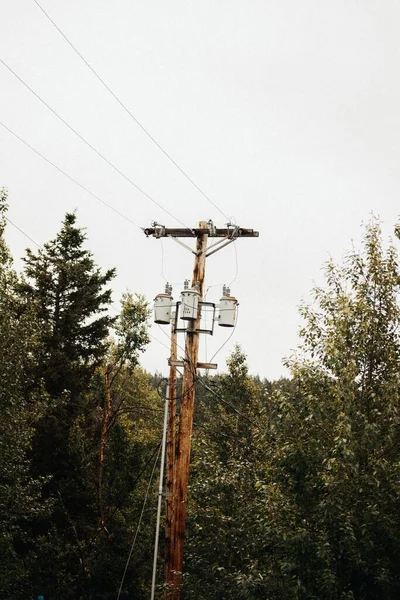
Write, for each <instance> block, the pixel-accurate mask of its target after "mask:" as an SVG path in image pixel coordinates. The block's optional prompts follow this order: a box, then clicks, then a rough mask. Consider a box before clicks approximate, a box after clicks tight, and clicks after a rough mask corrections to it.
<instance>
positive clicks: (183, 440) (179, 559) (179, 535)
mask: <svg viewBox="0 0 400 600" xmlns="http://www.w3.org/2000/svg"><path fill="white" fill-rule="evenodd" d="M200 228H201V229H203V231H202V232H201V233H198V234H197V243H196V255H195V261H194V268H193V276H192V288H194V287H195V286H196V287H197V289H198V291H199V294H200V301H201V299H202V298H203V285H204V277H205V266H206V251H207V238H208V229H207V223H204V222H200ZM200 318H201V304H200V303H199V307H198V312H197V319H195V321H193V322H192V325H191V327H190V328H188V330H187V332H186V344H185V363H184V369H183V390H182V398H181V405H180V416H179V434H178V441H177V448H176V476H175V486H174V487H175V489H174V508H175V510H174V513H175V514H174V525H173V530H172V541H173V543H174V549H173V553H172V556H171V563H170V567H168V566H167V581H166V583H167V594H166V597H167V598H170V599H171V600H175V599H177V600H178V599H179V597H180V581H181V574H182V565H183V544H184V539H185V525H186V509H187V496H188V484H189V464H190V446H191V440H192V428H193V414H194V399H195V387H196V369H197V359H198V354H199V333H198V329H200Z"/></svg>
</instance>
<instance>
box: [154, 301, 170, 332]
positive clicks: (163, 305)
mask: <svg viewBox="0 0 400 600" xmlns="http://www.w3.org/2000/svg"><path fill="white" fill-rule="evenodd" d="M172 308H173V298H172V296H171V294H158V295H157V296H156V297H155V298H154V323H159V324H160V325H169V323H171V312H172Z"/></svg>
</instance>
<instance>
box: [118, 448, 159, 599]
mask: <svg viewBox="0 0 400 600" xmlns="http://www.w3.org/2000/svg"><path fill="white" fill-rule="evenodd" d="M160 450H161V444H160V445H159V448H158V452H157V456H156V460H155V461H154V465H153V469H152V471H151V475H150V479H149V483H148V485H147V489H146V494H145V497H144V501H143V505H142V510H141V513H140V517H139V521H138V524H137V527H136V532H135V536H134V538H133V542H132V546H131V549H130V551H129V556H128V560H127V561H126V564H125V569H124V574H123V575H122V580H121V585H120V586H119V590H118V596H117V600H119V597H120V595H121V591H122V586H123V585H124V581H125V576H126V572H127V570H128V566H129V562H130V560H131V556H132V552H133V549H134V547H135V544H136V539H137V536H138V534H139V530H140V526H141V524H142V519H143V514H144V509H145V507H146V503H147V497H148V495H149V491H150V487H151V483H152V481H153V476H154V472H155V470H156V466H157V462H158V457H159V455H160Z"/></svg>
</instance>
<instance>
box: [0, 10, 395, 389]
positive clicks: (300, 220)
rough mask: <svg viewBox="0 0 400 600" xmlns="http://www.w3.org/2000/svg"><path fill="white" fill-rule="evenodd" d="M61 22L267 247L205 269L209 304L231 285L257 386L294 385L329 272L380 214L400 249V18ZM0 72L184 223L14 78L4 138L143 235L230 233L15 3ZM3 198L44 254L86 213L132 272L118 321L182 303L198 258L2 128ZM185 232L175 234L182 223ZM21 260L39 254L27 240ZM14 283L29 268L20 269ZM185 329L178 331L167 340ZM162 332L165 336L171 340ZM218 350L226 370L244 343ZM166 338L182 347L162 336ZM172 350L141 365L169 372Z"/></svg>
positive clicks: (156, 346) (181, 160)
mask: <svg viewBox="0 0 400 600" xmlns="http://www.w3.org/2000/svg"><path fill="white" fill-rule="evenodd" d="M39 1H40V4H41V5H42V7H43V8H44V9H45V10H46V11H47V12H48V14H49V15H50V16H51V18H52V19H53V20H54V22H55V23H56V24H57V25H58V26H59V27H60V28H61V29H62V31H63V32H64V34H65V35H66V36H67V37H68V38H69V40H70V41H71V42H72V43H73V44H74V45H75V46H76V48H77V49H78V50H79V51H80V52H81V53H82V55H83V56H84V57H85V58H86V60H87V61H88V62H89V63H90V64H91V66H92V67H93V68H94V69H95V70H96V71H97V72H98V74H99V75H100V76H101V77H102V78H103V79H104V80H105V81H106V82H107V84H108V85H109V86H110V88H111V89H112V90H113V91H114V93H115V94H116V95H117V96H118V98H119V99H120V100H121V101H122V102H123V103H125V105H126V106H127V107H128V108H129V110H130V111H131V112H132V113H133V114H134V115H135V117H136V118H137V119H138V120H139V121H140V123H141V124H142V125H143V126H144V127H145V128H146V129H148V131H149V132H150V133H151V134H152V136H153V137H154V138H155V139H156V140H157V141H158V143H159V144H161V146H162V147H163V148H165V150H167V151H168V153H169V154H170V155H171V156H172V157H173V158H174V160H175V161H176V162H177V163H178V164H179V166H180V167H181V168H182V169H183V170H184V171H185V172H186V173H187V174H188V175H190V177H191V178H192V179H193V180H194V181H195V182H196V183H197V185H198V186H199V187H200V188H201V189H202V190H203V191H204V192H205V193H206V194H207V195H208V196H209V197H210V198H211V199H212V200H213V202H214V203H215V204H216V205H217V206H218V207H219V209H220V210H221V211H222V213H224V214H226V215H227V216H229V217H230V218H231V219H232V220H233V221H234V222H235V223H237V224H238V225H240V226H243V227H250V228H254V229H257V230H259V231H260V237H259V239H258V240H257V239H243V240H239V241H238V242H237V243H236V250H237V264H238V269H237V268H236V256H235V251H234V248H233V245H231V246H229V247H228V248H226V249H224V250H221V252H220V253H218V254H216V255H215V256H212V257H211V258H210V259H209V261H208V263H207V285H206V287H209V286H215V287H210V290H209V292H208V298H207V299H208V300H209V301H218V299H219V297H220V295H221V287H222V284H223V283H229V282H231V281H232V280H234V281H232V292H233V294H234V295H235V296H236V297H237V298H238V300H239V302H240V313H239V321H238V325H237V328H236V330H235V332H234V335H233V336H232V338H231V340H229V342H228V343H227V344H226V345H225V347H224V348H223V350H222V351H221V352H220V353H219V354H218V356H217V358H216V359H215V360H216V361H218V363H219V366H220V368H222V369H224V368H225V357H226V354H227V353H229V352H230V351H231V350H232V347H233V344H234V343H235V342H239V343H240V344H241V345H242V347H243V349H244V350H245V351H246V353H247V354H248V359H249V365H250V369H251V372H252V373H259V374H260V375H261V376H263V377H264V376H265V377H268V378H276V377H279V376H280V375H283V374H285V369H284V367H283V366H282V356H284V355H288V354H290V353H291V350H292V349H293V348H295V346H296V344H297V342H298V338H297V330H298V327H299V323H300V321H299V317H298V305H299V303H300V301H301V300H302V298H304V299H306V300H307V299H308V298H309V293H310V290H311V288H312V286H313V284H314V282H317V283H322V282H323V275H322V270H321V269H322V267H323V264H324V262H326V260H327V259H328V258H329V256H332V257H333V258H334V260H336V261H339V260H340V259H341V257H342V256H343V255H344V253H345V252H346V250H348V249H349V248H351V245H352V240H353V241H354V244H355V245H356V246H357V245H359V242H360V238H361V233H362V227H361V225H362V223H363V222H364V223H365V222H367V221H368V220H369V218H370V215H371V213H374V214H376V215H379V216H380V217H381V219H382V222H383V229H384V233H385V235H386V236H389V235H391V234H392V232H393V226H394V224H395V222H396V221H397V219H398V214H399V212H400V211H399V202H398V198H399V191H400V170H399V158H400V112H399V106H400V97H399V96H400V69H399V54H400V42H399V19H400V3H399V2H398V0H385V1H384V2H382V1H379V0H374V1H372V0H362V1H361V0H335V1H334V2H333V1H329V2H328V1H326V0H303V1H302V2H298V1H296V0H263V1H261V0H258V1H256V0H251V1H247V2H245V1H243V0H242V1H241V2H240V1H238V0H214V1H210V0H201V1H200V0H198V1H196V2H195V1H190V0H185V1H183V0H170V1H169V2H165V1H162V0H157V1H156V0H113V1H112V2H111V1H110V0H109V1H105V0H79V1H78V0H69V1H68V2H65V1H62V0H52V1H50V0H39ZM0 6H1V18H0V58H1V59H2V60H3V61H4V62H5V63H6V64H7V65H8V66H9V67H11V68H12V69H13V70H14V71H15V72H16V73H17V74H18V76H19V77H21V78H22V79H23V80H24V81H25V82H26V83H27V84H28V85H29V86H31V87H32V89H34V90H35V92H36V93H37V94H39V95H40V96H41V97H42V98H43V99H44V100H45V101H46V102H47V103H48V104H49V105H50V106H51V107H52V108H53V109H54V110H55V111H56V112H57V113H59V114H60V116H62V117H63V118H64V119H65V120H66V121H67V122H68V123H70V125H71V126H72V127H73V128H74V129H76V130H77V131H78V132H79V133H80V134H81V135H82V136H83V137H85V138H86V139H87V140H88V141H89V142H90V143H91V144H92V145H93V146H94V147H95V148H96V149H98V151H99V152H101V153H103V154H104V155H105V156H106V157H107V159H108V160H110V161H111V162H112V163H113V164H115V165H116V166H117V168H118V169H119V170H121V171H122V172H123V173H124V174H125V175H126V176H127V177H128V178H130V179H131V180H132V181H134V182H135V183H136V184H137V185H138V186H140V187H141V188H142V189H143V190H144V191H145V192H146V193H147V194H149V195H150V196H151V197H152V198H154V200H156V201H157V202H158V203H159V204H160V205H162V206H164V207H165V209H166V210H168V211H169V212H170V213H171V214H173V215H174V217H176V218H175V219H173V218H172V217H171V216H169V215H167V214H165V213H164V212H163V211H162V210H161V209H160V208H159V207H158V206H157V205H156V204H154V203H152V202H151V201H150V200H149V199H148V198H146V197H145V196H144V195H143V194H141V193H140V192H138V190H137V189H135V188H134V187H133V186H132V185H131V184H130V183H128V182H127V181H126V180H125V179H124V178H123V177H122V176H120V175H118V174H117V173H116V172H115V171H114V170H113V169H112V168H111V167H109V166H108V165H107V164H105V163H104V161H102V159H101V158H99V157H98V156H97V155H96V154H95V153H94V152H93V151H92V150H90V149H89V148H88V147H87V146H86V145H85V144H84V143H83V142H82V141H81V140H80V139H78V138H77V137H76V136H75V135H74V134H73V133H72V132H71V131H70V130H68V128H67V127H66V126H65V125H63V124H62V123H61V122H60V121H59V120H58V119H57V118H56V117H55V116H54V115H53V114H52V113H51V112H50V111H49V109H47V108H46V107H45V106H43V105H42V104H41V103H40V102H39V101H38V100H37V98H35V97H34V96H33V95H32V94H31V93H30V92H29V91H28V90H27V89H26V88H25V87H24V86H23V85H22V84H21V83H20V82H19V81H18V80H17V79H16V78H15V77H14V76H13V75H12V74H11V73H10V72H9V71H8V70H7V69H6V67H5V66H4V65H3V64H0V90H1V93H0V120H1V122H2V123H4V124H5V125H6V126H7V127H9V128H11V129H12V130H13V131H14V132H15V133H16V134H17V135H19V136H20V137H22V138H23V139H24V140H25V141H26V142H28V143H29V144H31V145H32V146H34V147H35V148H36V149H37V150H38V151H40V152H41V153H42V154H43V155H45V156H46V157H47V158H48V159H49V160H51V161H53V162H54V163H56V164H57V165H58V166H59V167H60V168H61V169H63V170H64V171H65V172H67V173H68V174H69V175H70V176H71V177H73V178H75V179H76V180H77V181H79V183H81V184H82V185H83V186H85V187H87V188H88V189H89V190H90V191H92V192H93V193H94V194H96V195H98V196H99V197H101V198H102V199H103V200H104V201H105V202H107V203H109V204H110V205H112V206H113V207H115V208H116V209H117V210H119V211H121V212H122V213H123V214H124V215H126V216H127V217H129V218H130V219H132V220H133V221H134V222H135V223H137V224H138V225H140V226H147V225H149V224H150V222H151V221H152V220H156V221H158V222H160V223H163V224H165V225H166V226H169V227H171V226H177V225H179V222H178V220H179V221H181V222H183V223H185V224H187V225H190V226H194V225H197V223H198V221H200V220H208V219H213V220H214V222H215V223H216V225H217V226H220V227H222V226H224V223H225V222H226V219H225V218H224V217H223V216H222V215H221V213H220V212H219V211H218V210H217V209H216V208H214V206H213V205H212V204H211V203H209V202H208V201H207V200H206V199H205V198H204V197H203V196H202V195H201V194H200V193H199V192H198V191H197V190H196V189H195V188H194V187H193V186H192V185H191V184H190V183H189V182H188V181H187V180H186V179H185V178H184V177H183V175H182V174H181V173H180V172H179V171H178V170H177V169H176V168H175V167H174V166H173V165H172V164H171V163H170V162H169V161H168V160H167V158H166V157H165V156H164V155H163V154H162V152H161V151H160V150H159V149H158V148H157V147H156V146H155V145H154V144H153V142H151V140H149V138H148V137H146V135H145V134H144V133H143V131H141V129H140V128H139V127H138V126H137V125H136V124H135V123H134V122H133V121H132V119H131V118H130V117H129V116H128V115H127V114H126V113H125V112H124V111H123V109H122V108H121V107H120V106H119V105H118V104H117V102H116V101H115V100H114V99H113V98H112V97H111V96H110V94H109V93H108V92H107V91H106V90H105V89H104V88H103V87H102V85H101V84H100V83H99V81H97V80H96V78H95V77H94V75H93V74H92V73H91V72H90V71H89V70H88V68H87V67H86V66H85V64H84V63H83V62H82V61H81V60H80V59H79V57H78V56H77V55H76V54H75V53H74V52H73V50H72V49H71V47H70V46H68V44H67V43H66V42H65V40H64V39H63V38H62V36H61V35H60V33H59V32H58V31H57V30H56V29H55V27H54V26H53V25H52V24H51V23H50V22H49V21H48V19H47V18H46V16H45V15H44V14H43V12H42V11H41V10H40V8H39V7H38V6H37V4H36V3H35V2H34V0H13V1H12V2H7V1H6V0H2V2H1V3H0ZM0 186H6V187H8V189H9V201H10V211H9V217H10V219H11V220H12V221H14V222H15V223H16V224H17V225H18V226H19V227H20V228H21V229H22V230H24V231H25V232H26V233H27V234H28V235H29V236H31V237H32V238H33V239H34V240H36V241H37V243H39V244H42V243H44V242H46V241H47V240H49V239H51V238H52V237H54V236H55V234H56V233H57V231H58V229H59V227H60V222H61V220H62V218H63V215H64V214H65V212H66V211H71V210H74V209H77V213H78V218H79V223H80V224H81V225H82V226H84V227H86V228H87V232H88V238H89V241H88V247H89V248H90V249H91V250H92V251H93V252H94V255H95V258H96V260H97V262H98V263H99V264H100V265H101V266H102V267H103V268H104V269H106V268H109V267H112V266H116V267H117V269H118V277H117V279H116V282H115V286H114V289H115V295H114V298H115V302H117V303H118V298H119V297H120V294H121V292H122V291H124V290H126V289H129V290H131V291H133V292H139V293H142V294H145V295H146V297H147V298H148V299H149V300H152V299H153V298H154V296H155V295H156V294H157V293H158V292H161V291H163V288H164V285H165V279H168V281H171V282H172V283H173V286H174V296H175V298H176V299H177V300H178V299H179V293H180V291H181V289H182V286H183V280H184V279H185V278H186V277H188V278H189V277H190V276H191V270H192V256H191V255H190V254H189V252H187V251H186V250H184V249H183V248H181V247H180V246H178V245H177V244H175V243H174V242H173V241H171V240H165V241H164V242H162V243H161V242H160V241H159V240H155V239H153V238H149V239H146V237H145V236H144V234H143V233H142V232H141V231H140V229H139V228H138V227H135V226H134V225H132V224H131V223H129V222H128V221H126V220H124V219H122V218H121V217H119V216H118V215H117V214H115V213H114V212H112V211H111V210H110V209H108V208H107V207H105V206H104V205H102V204H101V203H100V202H99V201H97V200H95V199H94V198H93V197H92V196H90V195H89V194H87V193H86V192H85V191H83V190H82V189H81V188H79V187H78V186H76V185H75V184H74V183H72V182H71V181H69V180H68V179H67V178H66V177H64V176H63V175H62V174H60V173H59V172H57V171H56V170H55V169H54V168H53V167H51V166H50V165H49V164H47V163H46V162H45V161H44V160H43V159H41V158H40V157H38V156H37V155H35V154H34V152H32V150H30V149H29V148H27V147H25V146H24V145H23V144H22V143H21V142H20V141H18V140H17V139H16V138H14V137H13V136H12V135H11V134H10V133H9V132H7V131H6V130H5V129H4V128H3V127H1V126H0ZM177 219H178V220H177ZM7 239H8V242H9V244H10V247H11V249H12V252H13V254H14V256H15V257H20V256H22V255H23V253H24V249H25V248H26V247H27V245H30V246H32V244H30V243H29V242H28V240H27V239H26V238H25V237H24V236H23V235H22V234H21V233H20V232H18V231H17V230H15V229H13V228H12V227H11V226H9V228H8V232H7ZM16 264H17V267H19V266H20V262H19V261H17V263H16ZM167 329H168V328H167ZM167 329H166V330H164V331H165V333H168V331H167ZM216 329H217V331H216V332H215V335H214V337H213V338H207V339H205V337H202V340H201V350H200V360H207V359H210V358H211V356H212V354H213V353H214V352H215V351H216V350H217V349H218V348H219V347H220V346H221V344H223V342H224V341H225V340H226V338H227V336H228V335H229V333H230V332H229V330H226V329H224V328H219V327H217V328H216ZM151 333H152V335H153V336H154V338H157V339H158V340H159V341H160V342H162V343H163V344H166V345H167V346H168V339H167V337H166V336H165V335H164V334H163V333H162V332H161V331H160V329H159V328H158V327H157V326H156V325H154V326H153V327H152V330H151ZM167 354H168V351H167V348H166V347H165V346H163V345H161V343H159V342H157V341H156V340H153V341H152V343H151V346H150V348H149V350H148V351H147V352H146V354H145V356H144V358H143V361H142V362H143V365H144V366H145V367H146V368H147V369H149V370H152V371H154V370H156V369H157V370H160V371H163V372H166V357H167Z"/></svg>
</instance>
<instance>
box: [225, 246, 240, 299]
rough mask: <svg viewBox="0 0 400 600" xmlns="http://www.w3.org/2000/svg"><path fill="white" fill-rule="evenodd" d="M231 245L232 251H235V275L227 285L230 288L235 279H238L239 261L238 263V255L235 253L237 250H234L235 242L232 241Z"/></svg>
mask: <svg viewBox="0 0 400 600" xmlns="http://www.w3.org/2000/svg"><path fill="white" fill-rule="evenodd" d="M232 244H233V249H234V251H235V264H236V273H235V277H234V278H233V279H232V281H230V282H229V283H228V287H231V285H232V283H234V282H235V281H236V279H237V278H238V275H239V261H238V253H237V248H236V240H234V241H233V242H232Z"/></svg>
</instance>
